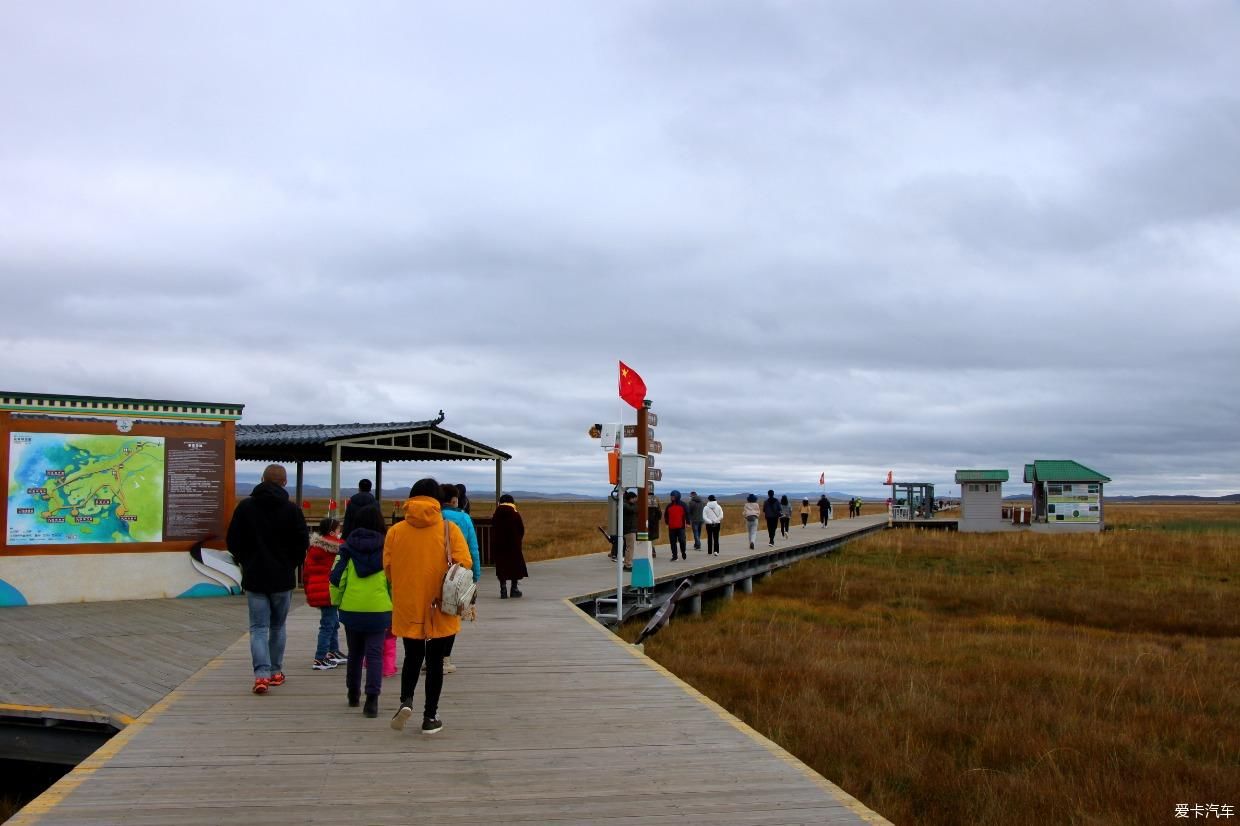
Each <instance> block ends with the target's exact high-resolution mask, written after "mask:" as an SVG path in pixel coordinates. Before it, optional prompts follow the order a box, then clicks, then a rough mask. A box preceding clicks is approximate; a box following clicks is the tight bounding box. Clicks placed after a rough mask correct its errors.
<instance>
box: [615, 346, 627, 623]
mask: <svg viewBox="0 0 1240 826" xmlns="http://www.w3.org/2000/svg"><path fill="white" fill-rule="evenodd" d="M619 370H620V368H619V366H618V365H617V367H616V371H617V385H618V384H619ZM616 409H617V410H618V411H619V412H618V413H617V414H616V421H617V422H619V423H620V429H619V430H617V431H616V444H618V445H620V456H623V455H624V399H621V398H619V396H618V395H617V397H616ZM620 456H617V457H616V467H617V470H619V467H620ZM618 476H619V474H618V473H617V477H618ZM616 484H617V486H618V487H619V489H620V495H619V496H618V497H616V507H617V508H619V511H618V512H617V513H616V524H617V525H619V526H620V530H618V531H616V630H617V631H619V630H620V623H621V622H623V621H624V494H625V490H624V480H623V479H621V478H617V479H616Z"/></svg>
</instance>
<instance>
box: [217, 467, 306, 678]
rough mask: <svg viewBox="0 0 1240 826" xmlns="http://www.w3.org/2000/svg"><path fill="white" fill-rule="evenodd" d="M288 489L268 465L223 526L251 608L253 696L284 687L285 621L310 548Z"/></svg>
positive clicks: (279, 472)
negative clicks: (299, 568) (298, 569)
mask: <svg viewBox="0 0 1240 826" xmlns="http://www.w3.org/2000/svg"><path fill="white" fill-rule="evenodd" d="M287 484H288V473H287V472H286V471H285V470H284V467H283V466H282V465H268V466H267V469H266V470H264V471H263V481H262V482H260V483H259V484H258V485H257V486H256V487H255V488H254V490H253V492H251V493H250V496H249V498H248V499H243V500H242V501H241V503H240V504H238V505H237V509H236V510H235V511H233V517H232V521H231V522H230V523H229V524H228V550H229V551H231V552H232V555H233V558H234V559H236V560H237V564H238V565H240V566H241V587H242V588H244V589H245V592H246V597H247V598H248V599H249V603H250V659H251V660H252V661H253V663H254V693H255V694H266V693H267V689H268V688H269V687H271V686H276V685H282V684H283V683H284V641H285V636H286V632H285V628H284V621H285V619H287V618H288V610H289V604H290V603H291V602H292V598H293V588H294V587H295V586H296V584H297V581H296V580H297V578H296V574H295V572H296V570H297V566H298V565H300V564H301V562H302V560H303V559H304V558H305V555H306V548H307V546H309V544H310V533H309V532H308V531H307V530H306V520H305V518H304V517H303V516H302V515H301V510H300V509H299V508H298V507H297V506H296V505H295V504H293V503H292V502H290V501H289V498H288V491H286V490H285V489H284V487H285V485H287Z"/></svg>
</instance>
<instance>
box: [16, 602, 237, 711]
mask: <svg viewBox="0 0 1240 826" xmlns="http://www.w3.org/2000/svg"><path fill="white" fill-rule="evenodd" d="M245 612H246V608H245V597H220V598H214V599H142V600H130V601H125V602H86V603H72V604H68V605H29V606H22V607H20V608H0V629H3V630H2V632H0V662H3V663H5V667H4V668H3V669H0V713H5V712H8V713H13V712H20V711H22V710H26V711H29V712H41V711H48V712H56V713H59V714H60V716H65V715H63V712H70V713H78V714H79V716H92V717H94V718H96V719H98V720H99V721H100V722H103V721H105V720H110V721H113V722H114V723H115V724H117V725H118V726H123V725H126V724H128V723H130V722H132V721H133V719H134V718H135V717H137V716H138V715H139V714H141V713H142V712H144V711H146V710H147V709H148V708H150V707H151V706H152V705H154V704H155V703H156V702H158V701H159V700H161V699H163V697H164V696H165V695H167V694H168V692H170V691H172V689H174V688H176V687H177V686H179V685H180V684H181V683H183V682H185V680H186V679H187V678H188V677H189V676H190V675H192V674H193V673H194V672H196V671H198V669H200V668H202V667H203V666H204V665H206V664H207V663H208V662H209V661H210V660H212V659H214V658H215V657H216V656H218V655H219V654H220V652H222V651H223V650H224V649H225V648H227V647H228V646H229V645H231V644H232V643H233V642H235V641H236V639H237V637H238V635H239V634H241V633H242V632H244V631H245V625H244V622H242V623H238V619H237V618H238V617H239V616H245Z"/></svg>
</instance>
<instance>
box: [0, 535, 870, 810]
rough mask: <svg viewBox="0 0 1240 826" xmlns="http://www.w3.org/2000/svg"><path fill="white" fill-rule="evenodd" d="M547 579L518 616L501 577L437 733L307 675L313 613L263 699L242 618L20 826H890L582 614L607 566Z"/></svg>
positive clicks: (736, 548)
mask: <svg viewBox="0 0 1240 826" xmlns="http://www.w3.org/2000/svg"><path fill="white" fill-rule="evenodd" d="M882 518H883V519H885V517H882ZM878 519H880V518H879V517H863V518H859V519H853V520H848V519H844V520H840V521H838V522H833V523H832V525H831V527H830V528H828V529H826V530H823V529H821V528H818V527H817V526H811V527H810V528H808V529H805V530H804V531H802V529H800V528H799V527H797V528H794V533H793V537H794V539H796V538H799V537H800V536H802V535H804V536H807V537H809V538H810V539H820V538H822V537H823V536H827V535H839V534H844V533H848V532H850V531H851V530H853V529H856V528H862V527H869V526H872V525H873V524H874V523H875V521H876V520H878ZM743 539H744V538H743V536H733V537H724V541H723V555H722V557H721V560H722V561H728V560H730V559H735V558H736V557H738V556H742V555H746V554H748V553H749V552H748V550H747V548H746V547H745V545H744V542H743ZM663 547H664V550H665V549H666V546H663ZM742 548H745V550H743V551H742V550H741V549H742ZM690 553H691V555H693V556H692V559H693V561H692V562H690V563H684V562H681V563H672V562H669V561H668V560H667V559H666V558H665V554H660V558H659V560H657V567H656V572H657V573H658V574H659V575H660V576H671V575H674V574H675V573H676V572H677V571H678V570H683V569H688V568H689V567H691V566H692V567H706V563H705V559H706V557H705V555H704V554H695V553H694V552H692V551H691V552H690ZM678 566H684V568H683V569H682V568H679V567H678ZM530 567H531V572H530V573H531V576H530V579H529V580H527V581H526V583H525V585H524V587H523V590H524V591H525V594H526V596H525V597H524V598H522V599H517V600H514V599H509V600H505V601H500V600H499V599H498V593H497V592H498V588H497V587H496V583H495V580H494V579H493V578H492V577H491V575H490V573H489V572H488V573H487V576H486V577H485V578H484V580H483V586H484V591H483V593H482V594H481V596H480V599H479V613H480V615H481V619H480V621H479V622H478V623H477V624H475V625H472V626H467V627H466V628H465V630H464V631H463V633H462V635H461V636H460V638H459V639H458V641H457V644H456V651H455V652H454V655H453V661H454V662H455V663H456V664H457V666H458V671H457V672H456V673H455V674H451V675H448V676H447V677H445V685H444V692H443V698H442V700H441V703H440V717H441V718H442V719H443V721H444V729H443V731H441V732H440V733H439V734H436V735H434V736H431V737H426V736H423V735H421V734H420V733H419V732H418V730H417V726H416V725H411V726H410V727H409V728H408V729H407V730H406V731H405V732H401V733H398V732H395V731H393V730H392V729H391V728H390V727H389V725H388V719H389V718H390V716H391V714H392V713H393V711H394V710H395V707H396V698H397V693H398V689H397V685H396V683H395V680H392V681H390V682H389V683H388V684H387V685H385V690H384V693H383V696H382V698H381V714H380V717H379V719H377V720H368V719H365V718H364V717H362V715H361V714H360V712H359V710H357V709H350V708H348V707H347V706H346V704H345V692H344V673H343V672H344V669H343V667H342V668H339V669H336V670H334V671H327V672H313V671H311V670H310V668H309V662H310V659H311V655H312V653H313V641H314V635H315V632H316V630H317V620H318V612H317V611H315V610H314V609H310V608H305V607H302V608H300V609H298V610H296V611H295V612H294V613H293V615H292V617H291V618H290V626H289V645H288V652H289V653H288V655H287V656H286V662H285V669H286V672H287V673H288V674H289V678H288V682H287V683H286V684H285V685H283V686H281V687H279V688H276V689H273V690H272V692H271V693H270V694H269V695H267V696H261V697H260V696H255V695H253V694H250V693H249V686H250V683H251V682H252V679H251V671H250V662H249V646H248V642H247V639H246V638H245V637H244V636H241V632H243V631H244V625H245V610H244V607H243V605H241V604H236V605H235V611H236V629H237V631H238V633H237V634H236V635H235V637H234V638H235V639H236V641H235V642H234V643H233V644H231V645H230V646H229V647H228V648H227V649H226V650H225V651H224V652H223V653H222V654H221V655H220V656H218V657H216V658H214V659H212V660H211V661H210V662H209V663H207V664H206V665H205V666H204V667H203V668H202V669H201V670H200V671H198V672H197V673H196V674H194V675H193V676H192V677H190V678H189V679H188V680H186V681H185V682H184V683H183V684H182V685H180V686H179V687H178V688H176V689H175V690H173V691H172V692H171V693H170V694H168V695H167V696H166V697H164V698H163V699H162V700H160V701H159V702H157V703H156V704H155V705H154V706H153V707H151V708H150V709H149V710H147V711H146V712H145V713H144V714H142V716H140V717H139V718H138V719H137V720H136V721H135V722H134V723H133V724H131V725H130V726H129V727H127V728H126V729H125V730H124V731H123V732H122V733H121V734H119V735H117V736H116V737H115V738H113V739H112V740H111V741H110V742H109V743H108V744H107V745H105V746H104V747H103V748H101V749H100V750H99V751H97V752H96V753H95V754H94V755H92V756H91V757H90V758H88V759H87V760H86V761H85V762H84V763H83V764H82V765H80V766H79V767H78V768H77V769H75V770H74V771H73V772H71V773H70V774H69V775H67V776H66V777H65V778H64V779H63V780H61V781H60V782H59V783H57V784H56V785H55V786H53V787H52V788H51V789H49V790H48V792H47V793H46V794H44V795H43V796H42V797H40V798H38V799H37V800H35V801H34V802H32V803H31V804H30V805H29V806H27V807H26V809H24V810H23V811H22V812H21V813H19V814H18V815H17V816H16V817H15V818H14V819H13V820H12V821H11V823H13V824H29V823H41V824H62V823H63V824H125V826H139V824H169V823H176V824H181V826H193V825H194V824H217V823H252V822H254V823H258V822H265V823H315V824H318V823H322V824H336V823H374V824H406V823H413V822H418V823H471V824H476V823H491V822H497V821H506V822H515V823H557V824H567V823H592V824H629V825H630V826H632V824H638V823H641V824H646V823H649V824H672V823H675V824H677V825H678V826H682V824H686V823H688V824H698V823H718V824H823V823H832V824H834V823H840V824H844V823H851V824H855V823H885V822H886V821H885V820H883V819H882V818H881V817H879V816H878V815H876V814H874V813H873V812H870V811H868V810H867V809H866V808H865V807H864V806H862V805H861V804H860V803H858V802H857V801H856V800H854V799H853V798H851V797H849V796H848V795H847V794H845V793H844V792H842V791H841V790H840V789H838V788H837V787H835V786H833V785H832V784H830V783H828V782H827V781H826V780H824V779H823V778H821V777H820V776H818V775H817V774H815V773H814V772H813V771H811V770H810V769H809V768H808V767H806V766H805V765H803V764H802V763H800V762H799V761H797V760H796V759H795V758H793V757H791V756H790V755H788V754H787V753H785V752H783V751H782V750H781V749H779V748H778V747H777V746H775V745H774V744H773V743H770V742H769V741H767V740H766V739H765V738H762V737H761V736H759V735H757V734H756V733H755V732H753V731H752V730H750V729H749V728H748V727H747V726H745V725H744V724H743V723H741V722H739V721H738V720H736V719H735V718H733V717H732V716H731V715H729V714H727V713H726V712H725V711H723V710H722V709H720V708H719V707H718V706H716V705H715V704H714V703H712V702H711V701H709V700H707V699H706V698H704V697H702V696H701V695H699V694H698V693H697V692H696V691H694V690H693V689H692V688H690V687H689V686H687V685H686V684H684V683H683V682H681V681H680V680H678V679H677V678H676V677H674V676H673V675H671V674H669V673H668V672H667V671H665V670H664V669H662V668H661V667H659V666H658V665H657V664H655V663H654V662H653V661H651V660H649V659H648V658H646V657H645V656H644V655H642V654H640V653H639V652H638V651H636V650H635V649H634V648H632V647H631V646H628V645H626V644H624V643H623V642H622V641H620V640H619V639H618V638H617V637H615V636H614V635H612V634H611V633H610V632H608V631H607V630H605V629H604V628H602V627H601V626H600V625H598V624H597V623H596V622H595V621H593V620H592V619H590V618H588V617H587V616H586V615H585V614H583V613H582V612H581V611H579V610H577V609H576V608H575V607H574V606H573V605H571V604H570V603H569V602H567V601H566V597H569V596H575V595H579V594H583V593H587V592H591V591H595V590H598V589H599V588H601V587H605V586H606V584H607V583H608V582H610V581H612V579H613V578H614V575H615V574H614V570H615V569H614V567H613V566H612V564H610V563H609V562H608V561H607V560H606V557H605V556H604V555H603V554H593V555H590V556H586V557H575V558H571V559H562V560H554V561H550V562H543V563H536V564H533V565H531V566H530ZM421 688H422V687H421V686H419V690H418V693H417V696H416V697H415V711H418V710H420V707H421V698H422V693H421ZM416 720H417V715H416V714H415V718H414V721H415V722H416Z"/></svg>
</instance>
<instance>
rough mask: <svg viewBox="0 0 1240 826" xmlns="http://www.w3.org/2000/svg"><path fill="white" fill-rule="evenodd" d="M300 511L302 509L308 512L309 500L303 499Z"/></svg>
mask: <svg viewBox="0 0 1240 826" xmlns="http://www.w3.org/2000/svg"><path fill="white" fill-rule="evenodd" d="M301 509H302V510H304V511H308V510H310V500H309V499H303V500H302V503H301Z"/></svg>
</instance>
